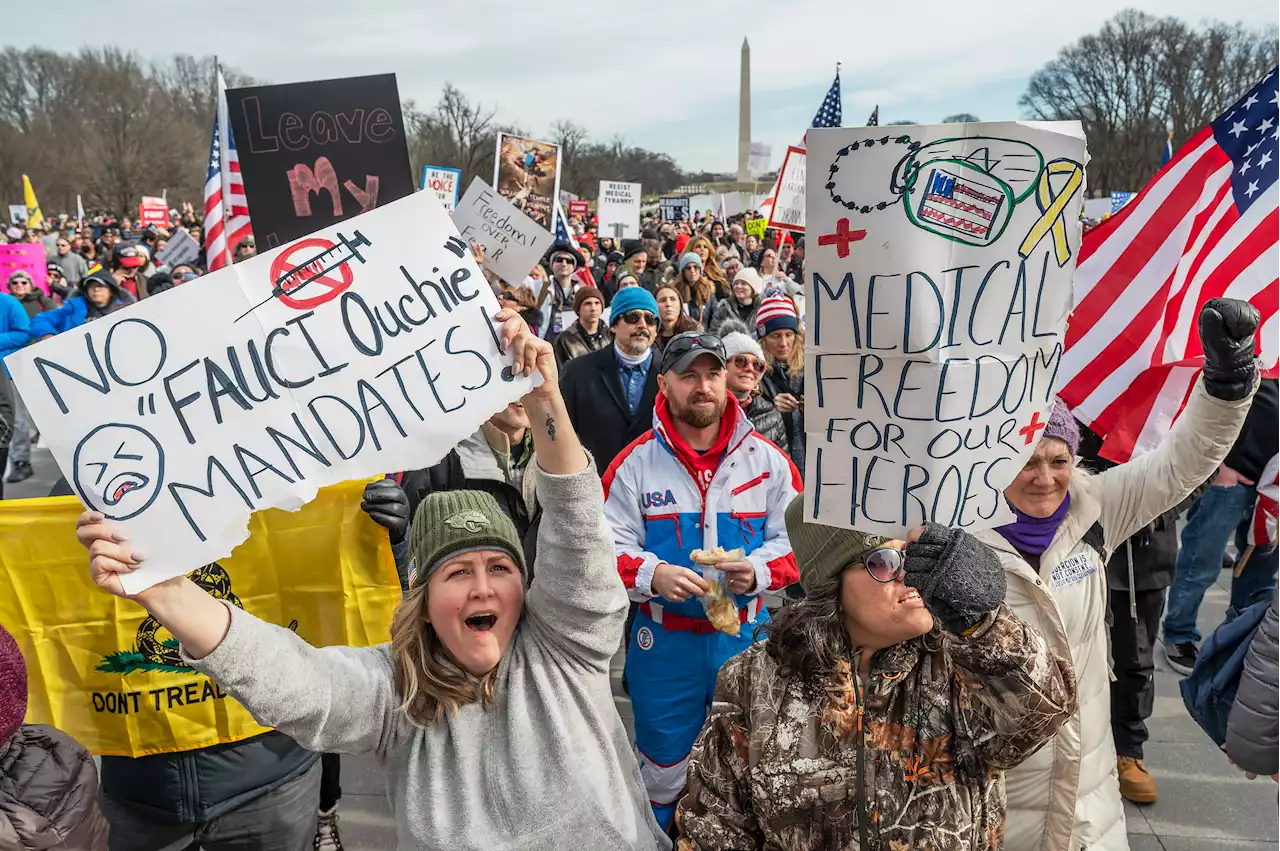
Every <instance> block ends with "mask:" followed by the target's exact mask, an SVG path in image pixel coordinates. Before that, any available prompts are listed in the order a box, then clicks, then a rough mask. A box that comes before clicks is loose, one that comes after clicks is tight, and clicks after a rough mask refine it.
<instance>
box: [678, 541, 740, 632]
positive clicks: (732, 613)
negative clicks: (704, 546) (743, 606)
mask: <svg viewBox="0 0 1280 851" xmlns="http://www.w3.org/2000/svg"><path fill="white" fill-rule="evenodd" d="M689 558H690V559H692V560H693V561H694V563H695V564H702V565H708V566H714V565H717V564H724V563H725V562H730V561H742V558H743V552H742V550H741V549H736V550H726V549H725V548H724V547H712V548H711V549H709V550H694V551H693V552H691V553H689ZM708 573H710V574H711V575H709V576H708V575H707V574H708ZM703 575H704V576H706V578H707V579H708V580H710V585H711V587H710V590H708V591H707V594H706V596H705V597H703V598H702V609H703V611H705V612H706V613H707V620H709V621H711V625H712V626H714V627H715V628H716V629H718V630H720V631H721V632H723V633H724V634H725V635H737V634H738V633H739V631H741V629H742V622H741V621H740V620H738V607H737V605H735V603H734V600H733V595H732V594H730V593H729V590H728V589H727V588H726V587H725V585H724V574H723V573H721V572H720V571H718V570H713V571H706V570H704V571H703Z"/></svg>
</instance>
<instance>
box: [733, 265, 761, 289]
mask: <svg viewBox="0 0 1280 851" xmlns="http://www.w3.org/2000/svg"><path fill="white" fill-rule="evenodd" d="M738 281H745V282H746V283H747V285H748V286H750V287H751V289H752V290H753V291H754V292H755V294H756V295H760V293H761V292H762V291H763V290H764V281H763V280H762V279H761V278H760V273H759V272H757V271H756V270H755V269H753V268H751V267H750V266H743V267H742V268H741V269H739V270H738V274H736V275H734V276H733V282H734V283H735V284H736V283H737V282H738Z"/></svg>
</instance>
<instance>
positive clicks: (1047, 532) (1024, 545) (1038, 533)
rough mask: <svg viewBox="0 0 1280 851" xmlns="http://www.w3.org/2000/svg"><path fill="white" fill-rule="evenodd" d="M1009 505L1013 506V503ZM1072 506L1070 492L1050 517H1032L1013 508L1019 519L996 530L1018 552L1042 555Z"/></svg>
mask: <svg viewBox="0 0 1280 851" xmlns="http://www.w3.org/2000/svg"><path fill="white" fill-rule="evenodd" d="M1009 507H1010V508H1013V506H1012V505H1010V506H1009ZM1070 508H1071V494H1070V493H1068V494H1067V496H1066V499H1064V500H1062V505H1059V506H1058V509H1057V511H1055V512H1053V513H1052V514H1050V515H1049V516H1048V517H1032V516H1031V515H1030V514H1023V513H1022V512H1021V511H1019V510H1018V509H1016V508H1013V513H1014V515H1015V516H1016V517H1017V519H1016V520H1014V521H1013V522H1012V523H1010V524H1008V525H1007V526H998V527H996V531H997V532H999V533H1000V536H1001V537H1002V538H1004V539H1005V540H1006V541H1008V542H1009V543H1010V544H1012V545H1013V548H1014V549H1016V550H1017V551H1018V552H1022V553H1032V554H1033V555H1040V554H1041V553H1043V552H1044V551H1045V550H1047V549H1049V545H1050V544H1052V543H1053V536H1054V535H1056V534H1058V527H1059V526H1061V525H1062V521H1063V520H1065V519H1066V517H1067V511H1068V510H1069V509H1070Z"/></svg>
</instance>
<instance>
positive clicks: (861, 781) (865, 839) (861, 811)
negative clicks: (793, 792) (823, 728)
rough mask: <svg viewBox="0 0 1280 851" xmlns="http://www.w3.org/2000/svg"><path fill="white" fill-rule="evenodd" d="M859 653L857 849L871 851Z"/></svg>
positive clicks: (855, 675)
mask: <svg viewBox="0 0 1280 851" xmlns="http://www.w3.org/2000/svg"><path fill="white" fill-rule="evenodd" d="M860 657H861V652H859V653H858V654H855V656H854V669H853V699H854V703H855V705H856V706H857V709H858V759H857V766H858V767H857V776H858V849H859V851H872V848H871V844H870V841H869V838H870V834H869V833H868V831H867V821H868V813H867V775H866V767H865V766H866V754H865V751H866V741H867V737H866V734H865V733H864V732H863V720H862V713H863V708H864V703H863V700H862V681H861V678H860V677H859V676H858V667H859V664H858V663H859V662H860V661H861V658H860Z"/></svg>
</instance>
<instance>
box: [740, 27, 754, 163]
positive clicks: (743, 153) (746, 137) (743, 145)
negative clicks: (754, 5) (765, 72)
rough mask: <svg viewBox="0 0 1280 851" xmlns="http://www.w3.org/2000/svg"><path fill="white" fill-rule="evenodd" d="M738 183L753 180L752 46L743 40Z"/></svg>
mask: <svg viewBox="0 0 1280 851" xmlns="http://www.w3.org/2000/svg"><path fill="white" fill-rule="evenodd" d="M738 88H739V91H738V182H739V183H746V182H747V181H748V180H750V179H751V174H750V173H749V162H750V158H751V45H750V44H748V43H747V39H746V38H745V37H744V38H743V39H742V77H741V80H740V82H739V84H738Z"/></svg>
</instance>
